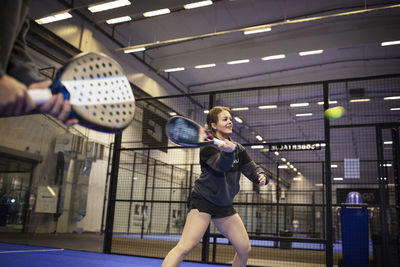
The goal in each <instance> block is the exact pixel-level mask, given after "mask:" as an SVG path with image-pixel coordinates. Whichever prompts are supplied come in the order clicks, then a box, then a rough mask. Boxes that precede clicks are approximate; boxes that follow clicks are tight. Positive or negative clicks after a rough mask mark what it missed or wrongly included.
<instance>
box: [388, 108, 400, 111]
mask: <svg viewBox="0 0 400 267" xmlns="http://www.w3.org/2000/svg"><path fill="white" fill-rule="evenodd" d="M390 110H391V111H398V110H400V108H390Z"/></svg>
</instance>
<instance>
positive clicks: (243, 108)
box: [231, 107, 249, 111]
mask: <svg viewBox="0 0 400 267" xmlns="http://www.w3.org/2000/svg"><path fill="white" fill-rule="evenodd" d="M231 110H232V111H241V110H249V108H248V107H242V108H231Z"/></svg>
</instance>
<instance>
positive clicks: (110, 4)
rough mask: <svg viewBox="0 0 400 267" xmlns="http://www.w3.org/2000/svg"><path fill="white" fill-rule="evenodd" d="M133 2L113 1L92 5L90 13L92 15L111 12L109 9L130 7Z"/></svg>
mask: <svg viewBox="0 0 400 267" xmlns="http://www.w3.org/2000/svg"><path fill="white" fill-rule="evenodd" d="M130 4H131V2H130V1H128V0H117V1H111V2H108V3H102V4H97V5H90V6H89V7H88V9H89V11H90V12H92V13H96V12H100V11H104V10H109V9H114V8H118V7H122V6H128V5H130Z"/></svg>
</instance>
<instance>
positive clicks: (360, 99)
mask: <svg viewBox="0 0 400 267" xmlns="http://www.w3.org/2000/svg"><path fill="white" fill-rule="evenodd" d="M369 101H371V99H369V98H359V99H351V100H350V102H351V103H358V102H369Z"/></svg>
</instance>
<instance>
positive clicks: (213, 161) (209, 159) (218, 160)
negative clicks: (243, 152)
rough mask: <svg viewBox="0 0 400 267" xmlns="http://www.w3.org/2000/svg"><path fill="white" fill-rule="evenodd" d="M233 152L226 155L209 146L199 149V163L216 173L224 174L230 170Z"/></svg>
mask: <svg viewBox="0 0 400 267" xmlns="http://www.w3.org/2000/svg"><path fill="white" fill-rule="evenodd" d="M233 160H234V152H232V153H226V152H223V151H221V150H220V149H219V148H218V147H216V146H214V145H211V146H206V147H203V148H201V150H200V162H204V163H205V164H207V165H208V166H209V167H210V168H211V169H213V170H214V171H217V172H226V171H228V170H229V169H230V168H232V164H233Z"/></svg>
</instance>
